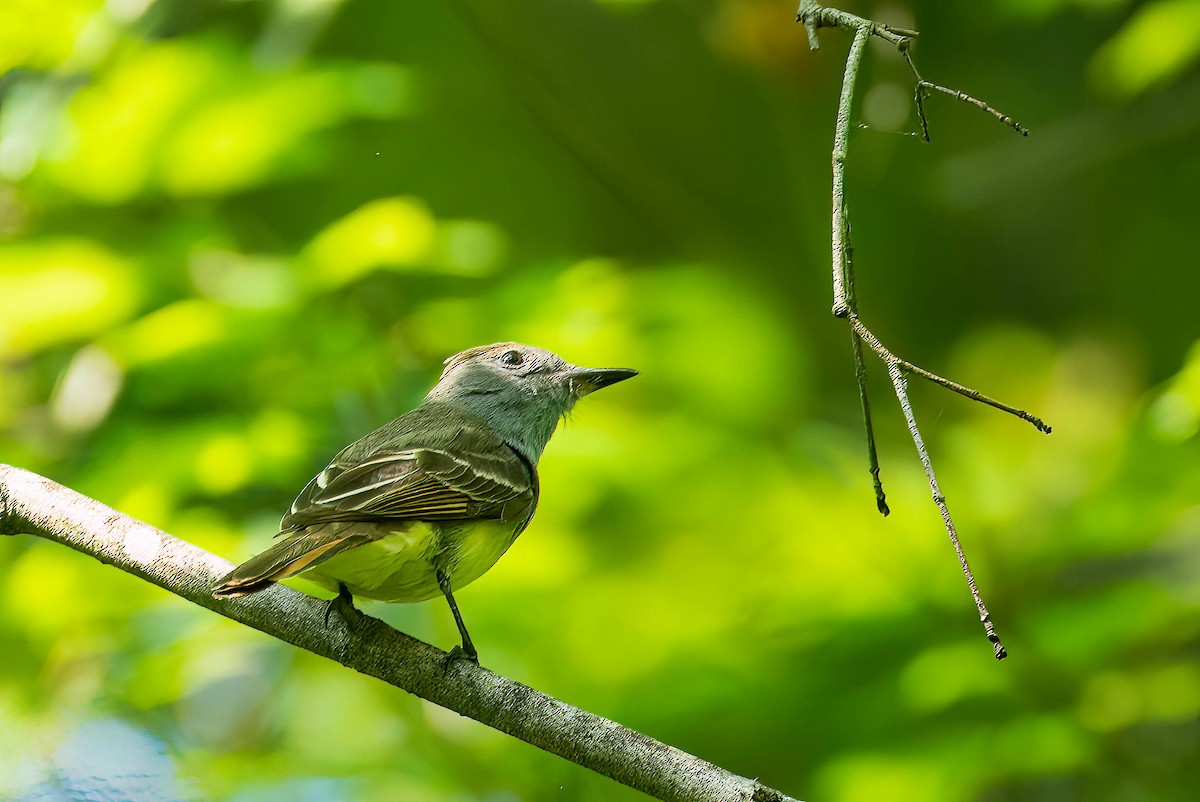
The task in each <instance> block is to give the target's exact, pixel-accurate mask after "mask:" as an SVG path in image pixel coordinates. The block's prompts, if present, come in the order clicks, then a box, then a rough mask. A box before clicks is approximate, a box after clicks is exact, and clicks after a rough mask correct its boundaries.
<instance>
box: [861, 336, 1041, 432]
mask: <svg viewBox="0 0 1200 802" xmlns="http://www.w3.org/2000/svg"><path fill="white" fill-rule="evenodd" d="M850 326H851V327H852V328H853V329H854V331H855V332H856V333H857V334H858V336H859V337H861V338H862V340H863V341H864V342H865V343H866V344H867V346H868V347H869V348H870V349H871V350H872V351H874V352H875V353H877V354H879V356H880V357H881V358H883V360H884V361H885V362H890V361H893V360H894V361H896V362H898V363H900V367H902V368H904V370H905V371H907V372H910V373H915V374H916V375H918V376H920V377H921V378H922V379H926V380H927V381H931V382H933V383H934V384H936V385H939V386H941V387H945V388H946V389H947V390H951V391H953V392H955V393H958V394H959V395H961V396H965V397H966V398H969V399H971V400H972V401H978V402H979V403H981V404H987V405H988V406H990V407H995V408H996V409H998V410H1000V411H1002V412H1007V413H1008V414H1009V415H1014V416H1016V417H1018V418H1020V419H1021V420H1023V421H1028V422H1029V423H1031V424H1033V426H1034V428H1036V429H1037V430H1038V431H1040V432H1045V433H1046V434H1050V432H1051V431H1052V429H1051V427H1050V426H1049V425H1047V424H1046V422H1045V421H1043V420H1042V419H1041V418H1039V417H1037V416H1035V415H1031V414H1030V413H1028V412H1026V411H1025V410H1023V409H1017V408H1016V407H1012V406H1009V405H1008V404H1005V403H1004V402H1003V401H997V400H996V399H994V398H991V397H990V396H986V395H984V394H983V393H981V392H979V391H978V390H972V389H971V388H970V387H967V386H965V385H962V384H959V383H958V382H956V381H951V380H950V379H947V378H944V377H942V376H939V375H937V374H936V373H931V372H929V371H928V370H925V368H922V367H920V366H918V365H914V364H913V363H912V362H909V361H908V360H907V359H902V358H900V357H898V356H896V355H895V354H893V353H892V352H891V351H889V350H888V349H887V348H886V347H885V346H884V344H883V343H882V342H880V341H879V338H878V337H876V336H875V335H874V334H872V333H871V331H870V330H869V329H868V328H867V327H866V326H865V325H863V322H862V320H860V319H859V318H858V316H857V315H852V316H851V318H850Z"/></svg>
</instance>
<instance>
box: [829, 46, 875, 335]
mask: <svg viewBox="0 0 1200 802" xmlns="http://www.w3.org/2000/svg"><path fill="white" fill-rule="evenodd" d="M870 36H871V32H870V30H869V29H867V28H859V29H858V30H857V31H855V33H854V41H853V42H851V43H850V53H849V55H847V56H846V74H845V75H844V76H843V77H842V96H841V100H840V101H839V102H838V114H837V122H836V123H835V125H834V132H833V314H834V316H835V317H846V315H848V314H850V312H851V309H850V302H849V294H848V292H847V290H846V280H847V276H846V263H847V256H846V232H847V231H848V228H847V224H846V220H847V219H848V217H849V215H847V214H846V154H847V152H848V151H849V149H850V106H851V105H852V101H853V99H854V81H855V79H856V78H857V77H858V68H859V65H860V64H861V63H862V54H863V49H864V48H865V47H866V45H867V39H868V38H870Z"/></svg>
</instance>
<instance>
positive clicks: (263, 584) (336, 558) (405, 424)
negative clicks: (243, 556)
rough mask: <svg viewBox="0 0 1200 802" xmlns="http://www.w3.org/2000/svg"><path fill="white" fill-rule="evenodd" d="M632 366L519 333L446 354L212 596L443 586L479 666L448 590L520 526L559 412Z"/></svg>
mask: <svg viewBox="0 0 1200 802" xmlns="http://www.w3.org/2000/svg"><path fill="white" fill-rule="evenodd" d="M636 375H637V371H634V370H627V369H624V368H605V369H597V368H580V367H576V366H574V365H571V364H569V363H567V362H564V361H563V360H562V359H561V358H559V357H558V356H556V355H554V354H552V353H550V352H549V351H544V350H542V349H541V348H534V347H532V346H528V345H521V344H519V343H496V344H494V345H484V346H480V347H478V348H472V349H470V350H468V351H463V352H462V353H461V354H457V355H455V356H452V357H450V358H449V359H447V360H446V366H445V369H444V370H443V371H442V376H441V378H440V379H439V380H438V383H437V385H436V386H435V387H434V388H433V389H432V390H430V391H429V394H428V395H426V396H425V399H424V400H423V401H422V402H421V404H420V405H419V406H418V407H417V408H416V409H414V410H412V411H411V412H407V413H405V414H404V415H401V416H400V417H399V418H396V419H395V420H394V421H392V422H391V423H388V424H387V425H385V426H383V427H381V428H379V429H376V430H375V431H373V432H371V433H370V434H368V435H367V436H366V437H363V438H362V439H360V440H357V441H355V442H353V443H351V444H350V445H348V446H346V447H345V448H344V449H342V450H341V451H340V452H339V453H338V455H337V456H336V457H334V458H333V461H332V462H330V463H329V466H328V467H327V468H325V470H323V471H321V472H320V473H318V474H317V475H316V476H315V477H313V479H312V481H310V482H309V483H308V484H307V485H306V486H305V488H304V489H303V490H302V491H300V495H299V496H297V497H296V500H295V501H294V502H292V506H291V508H290V509H289V510H288V512H287V514H286V515H285V516H284V517H283V521H282V522H281V523H280V525H279V536H284V539H283V540H281V541H280V542H279V543H277V544H275V545H274V546H272V547H271V548H269V549H267V550H266V551H264V552H263V553H262V554H259V555H258V556H256V557H252V558H251V559H249V560H247V561H246V562H244V563H242V564H241V565H239V566H238V567H237V568H235V569H234V570H233V572H232V573H230V574H229V575H228V576H226V577H225V578H223V579H222V580H221V581H220V582H218V583H217V585H216V586H215V587H214V588H213V595H214V596H217V597H219V598H226V597H231V596H245V595H247V594H250V593H256V592H258V591H260V590H263V589H265V588H267V587H269V586H270V585H271V583H273V582H277V581H279V580H281V579H286V578H288V577H290V576H295V575H296V574H300V573H303V574H304V575H305V577H306V578H308V579H311V580H313V581H314V582H316V583H317V584H318V585H321V586H322V587H325V588H326V589H328V590H332V591H337V593H338V600H339V601H340V602H342V603H343V604H347V603H352V596H363V597H365V598H368V599H379V600H382V601H389V602H418V601H425V600H426V599H431V598H433V597H435V596H437V595H438V594H439V593H441V594H442V595H444V596H445V597H446V601H447V602H448V603H449V604H450V611H451V612H452V613H453V614H454V620H455V623H457V624H458V631H459V633H460V634H461V635H462V647H461V648H456V649H455V650H454V651H455V652H456V653H459V654H461V655H462V656H464V657H466V658H467V659H469V660H472V661H474V662H478V661H479V656H478V653H477V652H476V650H475V645H474V644H473V643H472V642H471V637H470V635H468V634H467V627H466V625H465V624H464V623H463V619H462V615H461V614H460V613H459V611H458V605H457V604H455V602H454V595H453V593H452V591H454V590H458V589H459V588H462V587H464V586H466V585H467V584H469V583H471V582H474V581H475V580H476V579H478V578H479V577H480V576H482V575H483V573H484V572H485V571H487V570H488V569H489V568H491V567H492V566H493V565H494V564H495V563H496V561H497V560H498V559H500V556H501V555H502V554H504V552H505V551H507V550H508V547H509V546H511V545H512V543H513V541H514V540H516V539H517V535H519V534H521V532H522V531H523V530H524V529H525V527H526V526H527V525H528V524H529V520H530V519H531V518H532V517H533V512H534V510H535V509H536V507H537V502H538V475H537V463H538V458H539V457H541V455H542V450H543V449H544V448H545V447H546V443H547V442H549V440H550V436H551V435H552V434H554V429H555V427H556V426H557V425H558V421H559V418H561V417H563V416H564V415H565V414H566V413H567V412H569V411H570V410H571V408H572V407H573V406H574V405H575V402H576V401H578V400H579V399H580V398H582V397H583V396H585V395H587V394H588V393H590V392H592V391H593V390H598V389H600V388H601V387H607V386H608V385H610V384H615V383H617V382H619V381H624V380H625V379H628V378H630V377H632V376H636Z"/></svg>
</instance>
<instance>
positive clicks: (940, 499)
mask: <svg viewBox="0 0 1200 802" xmlns="http://www.w3.org/2000/svg"><path fill="white" fill-rule="evenodd" d="M796 21H797V22H799V23H800V24H801V25H803V26H804V29H805V31H806V32H807V33H808V44H809V47H810V48H811V49H813V50H816V49H817V48H818V47H819V46H820V43H819V42H818V40H817V30H818V29H819V28H826V27H828V28H841V29H842V30H844V31H847V32H849V33H852V34H853V35H854V40H853V41H852V42H851V43H850V52H849V54H848V55H847V56H846V70H845V73H844V75H843V76H842V92H841V96H840V99H839V101H838V109H837V118H836V122H835V125H834V135H833V224H832V231H833V237H832V243H833V314H834V316H835V317H839V318H842V319H844V320H846V321H847V322H848V323H849V324H850V330H851V344H852V346H853V351H852V353H853V357H854V368H855V371H854V373H855V377H856V379H857V381H858V394H859V400H860V403H861V405H862V413H863V425H864V428H865V430H866V436H867V455H868V462H869V468H870V472H871V477H872V483H873V485H874V488H875V503H876V506H877V507H878V508H879V511H880V512H881V513H883V514H884V515H887V514H888V512H889V510H888V506H887V502H886V498H885V496H884V492H883V484H882V482H881V481H880V478H879V457H878V455H877V453H876V449H875V431H874V427H873V426H872V424H871V406H870V402H869V400H868V396H867V373H866V366H865V365H864V363H863V348H862V346H863V345H864V344H865V345H866V346H867V347H868V348H870V349H871V350H872V351H874V352H875V353H876V355H878V356H879V358H880V359H881V360H883V363H884V364H885V365H886V366H887V370H888V377H889V378H890V379H891V381H892V389H893V390H894V391H895V393H896V399H897V400H898V401H899V402H900V409H901V411H902V412H903V413H904V419H905V421H906V422H907V423H908V430H909V434H910V435H911V436H912V439H913V443H914V444H915V445H916V447H917V456H918V458H919V459H920V461H921V465H922V466H923V467H924V469H925V476H926V478H927V479H928V480H929V489H930V491H931V492H932V494H933V501H934V503H935V504H936V505H937V507H938V511H939V512H940V513H941V515H942V522H943V523H944V525H945V528H946V534H947V535H948V536H949V538H950V543H951V545H952V546H953V547H954V552H955V554H956V555H957V556H958V561H959V566H960V567H961V568H962V572H963V576H964V577H966V580H967V587H968V588H969V589H970V591H971V598H972V599H973V600H974V602H975V606H976V609H978V611H979V620H980V622H982V624H983V628H984V633H985V634H986V635H987V638H988V640H989V641H991V643H992V648H993V651H994V653H995V655H996V659H997V660H1003V659H1004V658H1005V657H1006V656H1007V655H1008V652H1007V651H1006V650H1005V648H1004V645H1003V644H1002V643H1001V642H1000V638H999V636H998V635H996V630H995V627H994V626H993V625H992V620H991V617H990V615H989V614H988V610H987V607H986V606H985V605H984V603H983V598H982V596H981V595H980V593H979V588H978V586H977V585H976V583H975V576H974V574H972V573H971V566H970V565H969V564H968V563H967V557H966V554H965V552H964V551H963V548H962V544H961V543H960V542H959V539H958V530H957V529H956V527H955V526H954V521H953V519H952V518H951V517H950V508H949V507H947V506H946V497H945V496H944V495H943V494H942V490H941V487H940V486H939V485H938V481H937V476H936V475H934V472H933V463H932V461H931V460H930V458H929V451H928V450H927V449H926V448H925V441H924V439H923V438H922V437H921V431H920V429H918V428H917V420H916V417H915V416H914V415H913V410H912V403H911V402H910V401H909V399H908V381H907V379H906V377H905V374H906V373H914V374H916V375H918V376H920V377H921V378H923V379H927V380H929V381H931V382H933V383H934V384H937V385H939V386H941V387H944V388H946V389H947V390H951V391H952V392H955V393H958V394H960V395H963V396H966V397H967V398H970V399H971V400H973V401H978V402H980V403H982V404H987V405H989V406H992V407H995V408H996V409H999V410H1001V411H1003V412H1007V413H1009V414H1011V415H1015V416H1016V417H1018V418H1021V419H1022V420H1025V421H1028V422H1029V423H1031V424H1033V425H1034V426H1035V427H1036V428H1037V429H1038V430H1039V431H1042V432H1045V433H1046V434H1049V433H1050V427H1049V426H1047V425H1046V424H1045V423H1044V422H1043V421H1042V420H1041V418H1038V417H1035V416H1034V415H1031V414H1029V413H1028V412H1026V411H1025V410H1022V409H1017V408H1016V407H1012V406H1009V405H1008V404H1004V403H1001V402H999V401H997V400H995V399H993V398H989V397H988V396H986V395H984V394H983V393H980V392H978V391H976V390H972V389H971V388H970V387H966V386H964V385H961V384H959V383H957V382H954V381H951V380H949V379H945V378H943V377H941V376H938V375H937V374H936V373H931V372H930V371H928V370H925V369H924V368H921V367H918V366H917V365H915V364H913V363H911V362H909V361H907V360H904V359H901V358H900V357H898V356H896V355H895V354H893V353H892V352H891V351H890V350H888V349H887V348H886V347H885V346H884V344H883V343H882V342H880V340H879V338H878V337H876V336H875V335H874V334H872V333H871V331H870V330H869V329H868V328H867V327H866V326H865V325H864V324H863V323H862V321H861V320H860V319H859V317H858V301H857V298H856V296H855V292H854V261H853V258H852V256H853V249H852V248H851V245H850V215H849V212H848V211H847V209H846V158H847V155H848V153H849V146H850V112H851V109H852V108H853V106H854V89H855V82H856V81H857V79H858V72H859V68H860V67H861V65H862V57H863V50H864V48H865V46H866V43H867V40H868V39H869V38H871V37H872V36H876V37H879V38H880V39H883V40H884V41H885V42H888V43H889V44H891V45H893V46H894V47H895V48H896V50H897V51H899V53H900V54H901V55H902V56H903V57H904V60H905V61H906V62H907V63H908V66H909V67H910V68H911V69H912V72H913V76H914V77H915V79H916V90H915V99H916V106H917V118H918V119H919V120H920V124H921V133H922V136H923V137H924V139H925V141H927V142H928V141H929V121H928V120H927V119H926V117H925V97H926V95H927V94H928V93H929V92H930V91H937V92H941V93H943V94H946V95H950V96H951V97H954V98H956V99H958V100H961V101H963V102H965V103H970V104H971V105H973V106H976V107H977V108H979V109H982V110H983V111H985V112H987V113H989V114H991V115H992V116H993V117H995V118H996V119H997V120H999V121H1000V122H1002V123H1004V124H1005V125H1008V126H1009V127H1011V128H1012V129H1013V130H1015V131H1016V132H1017V133H1019V134H1021V135H1022V136H1028V134H1029V132H1028V131H1027V130H1025V128H1023V127H1022V126H1021V125H1020V124H1018V123H1017V122H1016V121H1015V120H1013V119H1012V118H1011V117H1009V116H1007V115H1005V114H1002V113H1001V112H999V111H997V110H996V109H994V108H992V107H991V106H989V105H988V104H987V103H984V102H983V101H982V100H978V99H977V98H974V97H972V96H970V95H968V94H966V93H964V92H959V91H958V90H956V89H948V88H946V87H944V86H941V85H939V84H935V83H932V82H930V81H926V80H925V79H924V78H922V77H921V74H920V73H919V72H918V71H917V67H916V64H914V63H913V60H912V53H911V52H910V50H911V47H912V43H913V41H914V40H915V39H916V37H917V35H918V34H917V32H916V31H911V30H906V29H904V28H894V27H892V26H889V25H883V24H880V23H878V22H874V21H873V20H869V19H864V18H862V17H858V16H855V15H854V14H848V13H846V12H845V11H840V10H838V9H834V8H825V7H824V6H821V5H820V4H818V3H816V2H812V0H802V2H801V3H800V7H799V8H798V9H797V11H796Z"/></svg>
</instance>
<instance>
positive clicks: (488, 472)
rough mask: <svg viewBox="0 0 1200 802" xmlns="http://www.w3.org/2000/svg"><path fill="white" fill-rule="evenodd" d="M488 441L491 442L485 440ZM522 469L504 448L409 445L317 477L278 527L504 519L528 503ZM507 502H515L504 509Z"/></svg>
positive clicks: (529, 490)
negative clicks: (391, 521)
mask: <svg viewBox="0 0 1200 802" xmlns="http://www.w3.org/2000/svg"><path fill="white" fill-rule="evenodd" d="M488 445H493V444H491V443H489V444H488ZM533 494H534V482H533V477H532V475H531V471H530V468H529V466H528V465H527V464H526V463H525V461H524V460H523V459H522V458H521V457H520V456H519V455H518V454H517V453H516V452H515V451H513V450H512V449H511V448H509V447H507V446H505V445H502V444H499V445H497V446H496V447H492V448H475V449H463V448H455V447H451V448H409V449H403V450H400V451H394V452H391V453H378V454H375V455H373V456H371V457H370V458H369V459H366V460H364V461H362V462H352V463H348V464H346V463H339V461H338V460H336V459H335V460H334V462H333V464H331V465H330V466H329V467H327V468H326V469H325V470H323V471H321V472H320V473H319V474H317V475H316V476H315V477H314V478H313V479H312V481H310V482H309V483H308V485H307V486H306V487H305V488H304V490H303V491H301V493H300V495H299V496H298V497H297V498H296V500H295V501H294V502H293V503H292V507H291V509H290V510H289V511H288V514H287V515H286V516H284V519H283V522H282V523H281V528H282V530H283V531H285V532H288V531H295V530H297V529H300V528H303V527H307V526H312V525H314V524H322V523H332V522H335V521H382V520H397V519H401V520H414V521H452V520H463V519H474V518H504V517H507V516H506V508H507V509H508V511H510V512H511V511H515V510H516V509H517V507H523V506H525V505H526V504H528V503H529V502H530V501H532V500H533ZM510 503H515V506H512V507H508V505H509V504H510Z"/></svg>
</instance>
